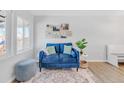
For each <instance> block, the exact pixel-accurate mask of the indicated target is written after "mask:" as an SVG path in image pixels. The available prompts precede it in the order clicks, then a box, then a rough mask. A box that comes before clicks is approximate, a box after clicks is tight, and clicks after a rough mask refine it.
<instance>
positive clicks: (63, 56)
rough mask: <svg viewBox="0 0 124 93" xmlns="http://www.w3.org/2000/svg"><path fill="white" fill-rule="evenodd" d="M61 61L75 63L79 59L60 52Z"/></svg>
mask: <svg viewBox="0 0 124 93" xmlns="http://www.w3.org/2000/svg"><path fill="white" fill-rule="evenodd" d="M59 56H60V61H61V63H75V62H76V61H77V60H76V59H75V58H73V57H72V56H71V55H68V54H60V55H59Z"/></svg>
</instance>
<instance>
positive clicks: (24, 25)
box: [17, 17, 31, 52]
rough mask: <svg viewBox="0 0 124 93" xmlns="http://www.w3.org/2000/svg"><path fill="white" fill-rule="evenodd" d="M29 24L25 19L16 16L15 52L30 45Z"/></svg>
mask: <svg viewBox="0 0 124 93" xmlns="http://www.w3.org/2000/svg"><path fill="white" fill-rule="evenodd" d="M30 36H31V32H30V26H29V23H28V21H27V20H25V19H23V18H21V17H17V52H22V51H25V50H27V49H29V48H30V47H31V44H30V43H31V42H30Z"/></svg>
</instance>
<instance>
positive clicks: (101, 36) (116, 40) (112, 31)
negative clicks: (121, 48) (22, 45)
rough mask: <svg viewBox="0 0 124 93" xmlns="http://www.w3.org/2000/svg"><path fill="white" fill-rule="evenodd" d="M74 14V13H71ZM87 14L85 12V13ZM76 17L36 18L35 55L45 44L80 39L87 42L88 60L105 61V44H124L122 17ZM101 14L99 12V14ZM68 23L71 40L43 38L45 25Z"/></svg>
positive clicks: (101, 15) (85, 15)
mask: <svg viewBox="0 0 124 93" xmlns="http://www.w3.org/2000/svg"><path fill="white" fill-rule="evenodd" d="M73 13H74V12H73ZM86 13H87V12H86ZM92 13H93V12H91V13H89V14H84V15H83V14H81V16H80V14H78V15H72V16H71V15H66V14H65V16H64V15H62V16H60V15H58V16H57V15H56V16H55V15H52V16H36V17H35V18H34V19H35V20H34V21H35V22H34V24H35V49H36V50H35V53H36V54H37V52H38V51H39V50H40V49H41V48H43V47H44V46H45V43H47V42H69V41H71V42H73V43H75V42H76V41H77V40H80V39H82V38H86V39H87V41H88V47H87V50H86V51H87V54H88V55H89V56H88V60H106V45H107V44H123V43H124V42H123V41H124V36H123V35H124V16H123V15H113V14H111V13H109V12H108V14H105V15H104V12H103V13H102V14H99V12H97V13H96V14H93V15H92ZM100 13H101V12H100ZM61 23H69V24H70V28H71V31H72V32H73V33H72V34H73V35H72V37H71V38H67V39H48V38H47V37H45V29H46V24H61Z"/></svg>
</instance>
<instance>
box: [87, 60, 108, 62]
mask: <svg viewBox="0 0 124 93" xmlns="http://www.w3.org/2000/svg"><path fill="white" fill-rule="evenodd" d="M86 61H87V62H108V60H86Z"/></svg>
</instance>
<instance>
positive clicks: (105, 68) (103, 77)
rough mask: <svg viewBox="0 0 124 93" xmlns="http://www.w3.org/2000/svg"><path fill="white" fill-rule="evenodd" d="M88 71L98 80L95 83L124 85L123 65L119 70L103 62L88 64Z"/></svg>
mask: <svg viewBox="0 0 124 93" xmlns="http://www.w3.org/2000/svg"><path fill="white" fill-rule="evenodd" d="M89 69H90V70H91V71H92V72H93V74H94V76H95V77H97V78H98V80H97V83H124V63H123V64H119V68H117V67H114V66H112V65H111V64H108V63H103V62H89Z"/></svg>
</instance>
